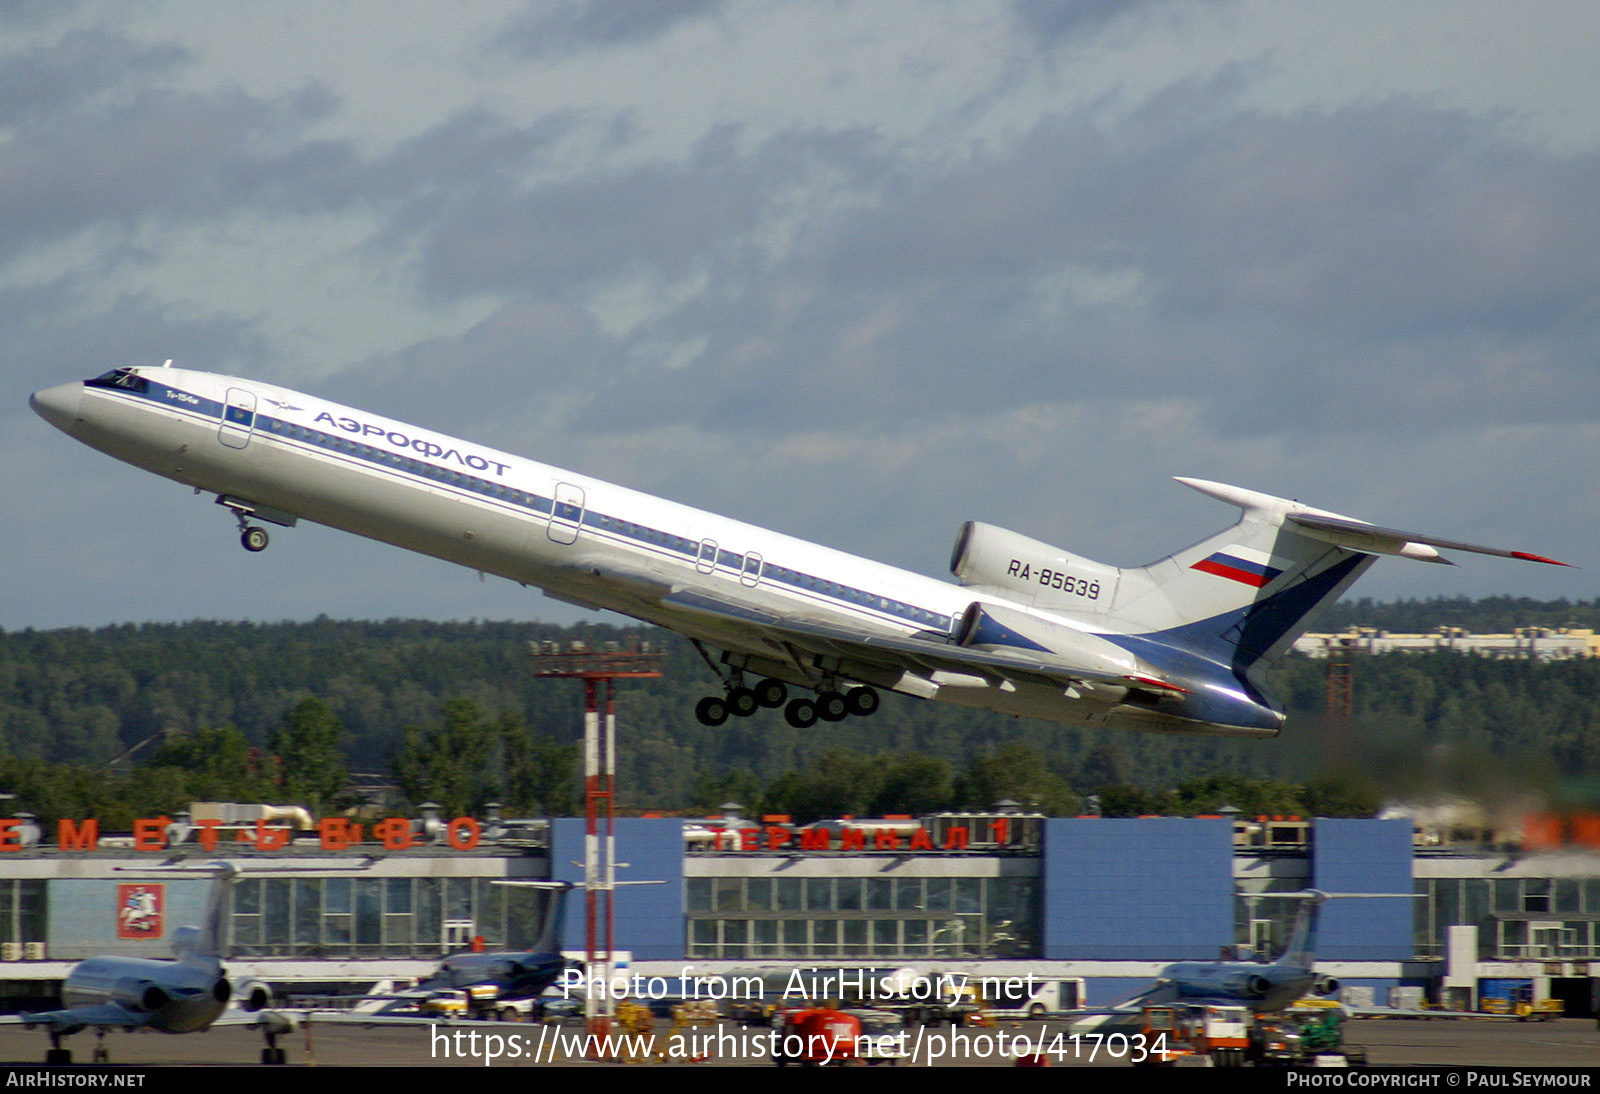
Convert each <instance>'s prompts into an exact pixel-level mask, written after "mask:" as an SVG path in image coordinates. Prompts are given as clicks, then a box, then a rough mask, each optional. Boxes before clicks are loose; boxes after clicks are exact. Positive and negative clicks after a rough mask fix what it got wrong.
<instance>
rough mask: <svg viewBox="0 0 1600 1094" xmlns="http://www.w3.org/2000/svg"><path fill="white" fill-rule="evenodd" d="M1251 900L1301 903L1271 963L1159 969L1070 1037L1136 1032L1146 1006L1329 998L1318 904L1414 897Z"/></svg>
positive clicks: (1313, 892) (1332, 989) (1307, 894)
mask: <svg viewBox="0 0 1600 1094" xmlns="http://www.w3.org/2000/svg"><path fill="white" fill-rule="evenodd" d="M1254 895H1255V897H1256V899H1269V898H1270V899H1280V900H1298V901H1301V902H1302V903H1301V905H1300V910H1299V911H1298V912H1297V913H1296V915H1295V920H1294V927H1293V929H1292V930H1291V931H1290V934H1289V942H1288V945H1287V946H1286V947H1285V949H1284V951H1283V953H1282V954H1280V955H1279V956H1278V959H1277V960H1276V961H1272V962H1270V963H1269V962H1261V961H1179V962H1177V963H1176V964H1173V965H1168V966H1167V967H1166V968H1164V969H1162V970H1161V975H1160V976H1159V977H1158V978H1157V979H1156V982H1155V983H1154V984H1152V985H1150V987H1148V988H1146V989H1145V990H1144V991H1142V992H1140V993H1139V994H1137V995H1135V996H1134V997H1133V998H1131V999H1128V1000H1125V1001H1124V1002H1121V1003H1118V1004H1117V1005H1116V1006H1114V1007H1111V1008H1110V1009H1108V1010H1105V1011H1102V1012H1099V1013H1097V1014H1091V1015H1088V1016H1087V1017H1084V1018H1079V1019H1077V1020H1076V1021H1074V1022H1073V1023H1072V1029H1073V1032H1074V1033H1079V1034H1082V1033H1091V1032H1096V1031H1098V1032H1102V1033H1109V1032H1111V1031H1112V1030H1114V1029H1134V1028H1137V1024H1138V1022H1139V1021H1140V1019H1142V1017H1143V1015H1144V1008H1145V1007H1149V1006H1160V1005H1164V1004H1180V1005H1184V1006H1244V1007H1249V1008H1250V1009H1251V1010H1252V1011H1254V1012H1255V1013H1257V1014H1271V1013H1274V1012H1276V1011H1280V1010H1283V1009H1284V1008H1285V1007H1288V1006H1290V1005H1291V1004H1293V1003H1295V1002H1297V1001H1298V1000H1300V999H1303V998H1305V997H1306V996H1308V995H1333V994H1334V993H1336V992H1337V991H1338V990H1339V981H1337V980H1335V979H1334V978H1333V977H1331V976H1321V975H1318V973H1317V970H1316V963H1317V921H1318V918H1319V914H1320V911H1321V907H1322V905H1323V903H1324V902H1326V901H1328V900H1331V899H1334V898H1337V897H1349V898H1356V899H1363V900H1373V899H1382V898H1388V897H1393V898H1395V899H1398V900H1415V899H1416V895H1415V894H1414V893H1326V892H1322V891H1320V890H1317V889H1306V890H1303V891H1301V892H1297V893H1257V894H1254Z"/></svg>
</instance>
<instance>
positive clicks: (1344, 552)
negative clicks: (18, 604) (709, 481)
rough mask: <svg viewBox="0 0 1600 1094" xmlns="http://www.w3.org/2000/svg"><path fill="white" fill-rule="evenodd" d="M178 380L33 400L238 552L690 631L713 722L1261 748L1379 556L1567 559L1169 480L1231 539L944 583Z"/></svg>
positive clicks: (447, 444)
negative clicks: (478, 578) (1063, 729)
mask: <svg viewBox="0 0 1600 1094" xmlns="http://www.w3.org/2000/svg"><path fill="white" fill-rule="evenodd" d="M171 364H172V363H171V362H170V361H169V362H167V364H166V366H164V367H128V368H117V369H113V370H112V371H110V372H107V373H105V374H104V375H102V376H98V377H96V378H94V379H92V380H85V381H83V382H82V383H70V384H62V385H59V386H57V387H51V388H47V389H45V390H43V391H39V392H35V393H34V395H33V397H32V399H31V400H30V401H31V403H32V406H33V408H34V410H35V411H37V412H38V413H39V415H40V416H42V417H43V418H44V419H45V420H46V421H48V422H50V423H51V424H52V425H54V426H56V427H57V428H58V429H60V430H62V431H63V432H65V433H67V434H68V435H70V436H72V437H75V438H76V439H78V440H80V441H82V442H83V443H84V444H87V445H89V446H90V447H92V448H96V449H99V450H100V451H101V452H104V453H106V454H108V455H111V456H115V457H116V458H117V459H120V460H124V461H126V462H127V463H131V464H133V465H134V466H135V467H141V468H143V469H145V470H146V471H152V472H154V473H155V474H158V475H162V476H164V477H166V478H169V479H174V480H176V481H178V482H181V483H184V484H185V485H187V486H191V487H193V488H194V490H195V492H196V493H209V494H215V495H216V500H217V502H218V503H219V504H221V505H222V506H224V507H226V508H227V509H229V510H231V511H232V512H233V514H234V515H235V517H236V519H237V521H238V524H239V529H240V538H241V540H242V542H243V544H244V546H245V549H246V550H250V551H260V550H262V549H264V548H265V547H266V546H267V539H268V535H267V531H266V529H265V528H263V527H261V525H260V524H253V523H251V521H252V520H255V521H260V522H263V523H266V524H272V525H277V526H283V527H290V526H293V525H294V524H295V523H296V521H299V520H308V521H313V522H315V523H318V524H324V525H327V526H329V527H332V528H339V529H343V530H344V531H347V532H354V533H356V534H357V535H362V536H367V537H369V538H372V539H377V540H382V541H384V542H386V543H392V544H394V545H395V546H397V547H404V548H407V549H408V550H412V551H418V552H421V553H422V554H426V555H432V556H433V557H435V558H441V559H446V560H448V561H450V562H455V563H459V564H461V565H463V566H468V567H471V568H473V569H475V570H478V571H481V572H485V573H492V574H497V575H499V576H501V577H505V578H509V579H510V580H512V581H517V582H520V583H522V584H524V585H532V586H536V587H538V588H540V589H542V590H544V591H545V593H546V594H547V595H549V596H552V597H555V598H557V599H559V600H563V601H568V602H571V603H575V604H579V605H582V606H586V607H591V608H608V609H610V610H612V611H616V612H620V613H622V614H624V615H629V616H633V617H635V618H637V619H642V620H645V621H648V622H650V623H654V624H658V625H660V626H663V627H668V628H670V629H672V630H675V631H678V632H680V633H682V634H684V635H685V636H687V637H688V638H689V639H690V640H691V641H692V642H693V643H694V645H695V647H696V648H697V649H698V650H699V651H700V654H701V656H703V657H704V658H705V660H706V662H707V664H708V665H710V666H711V668H712V670H713V671H714V672H716V673H717V675H718V676H719V677H721V679H722V684H723V686H722V689H721V690H720V692H718V693H715V694H712V695H709V696H707V697H706V698H704V699H702V700H701V701H700V703H699V705H698V706H697V707H696V714H697V715H698V716H699V718H700V720H701V721H702V722H704V723H706V724H708V725H720V724H721V723H723V722H724V721H726V720H727V719H728V718H729V717H744V716H747V715H749V714H752V713H754V712H755V711H756V710H758V709H760V708H762V707H772V708H775V707H784V713H785V716H786V717H787V719H788V721H789V722H790V724H792V725H795V726H797V727H802V728H803V727H805V726H809V725H812V724H814V723H815V722H816V720H817V719H818V718H821V719H823V720H826V721H830V722H831V721H839V720H841V719H843V718H845V717H848V716H850V715H858V716H859V715H867V714H871V713H872V712H873V711H874V710H876V709H877V707H878V704H879V695H880V689H883V690H891V691H897V692H900V693H902V694H905V695H913V696H917V697H919V698H923V699H940V700H944V701H946V702H954V703H959V704H962V705H965V706H970V707H976V708H979V709H984V710H995V711H1002V712H1005V713H1009V714H1016V715H1022V716H1027V717H1037V718H1047V719H1051V720H1054V721H1059V722H1073V723H1086V724H1090V725H1101V726H1109V727H1116V728H1126V729H1140V730H1152V731H1158V732H1183V733H1215V734H1226V735H1232V736H1245V737H1268V736H1272V735H1275V734H1276V733H1277V732H1278V731H1279V729H1280V728H1281V727H1282V725H1283V708H1282V706H1281V704H1279V703H1278V702H1277V701H1275V700H1274V699H1273V698H1272V697H1271V696H1270V695H1269V694H1268V693H1267V691H1266V689H1265V687H1264V686H1263V682H1262V674H1263V670H1264V669H1265V668H1266V666H1267V665H1268V664H1270V663H1271V662H1272V661H1273V660H1274V659H1275V658H1277V657H1279V656H1281V655H1282V653H1283V652H1284V651H1285V650H1286V649H1288V647H1289V646H1290V645H1291V644H1292V643H1293V641H1294V639H1295V638H1296V637H1297V636H1298V635H1299V634H1300V633H1302V632H1303V631H1304V630H1305V628H1306V625H1307V622H1308V617H1309V615H1310V614H1311V613H1312V612H1313V611H1314V610H1315V609H1316V608H1317V607H1318V606H1319V605H1322V604H1325V603H1327V602H1330V601H1331V600H1333V599H1334V598H1336V597H1337V596H1339V595H1340V594H1341V593H1342V592H1343V591H1344V590H1345V589H1347V588H1348V587H1349V586H1350V584H1351V583H1352V582H1353V581H1355V580H1356V578H1358V577H1360V576H1361V574H1362V573H1363V572H1365V570H1366V569H1367V567H1368V566H1370V565H1371V564H1372V563H1373V562H1374V561H1375V559H1376V556H1378V555H1400V556H1403V557H1405V558H1411V559H1417V560H1420V561H1424V562H1446V561H1447V560H1446V559H1445V558H1444V557H1443V556H1441V555H1440V554H1439V552H1438V550H1436V548H1445V549H1447V550H1456V551H1470V552H1475V553H1478V554H1487V555H1499V556H1502V557H1506V558H1517V559H1524V560H1527V561H1530V562H1545V563H1551V564H1552V565H1565V564H1564V563H1558V562H1555V560H1553V559H1548V558H1541V557H1539V556H1538V555H1532V554H1528V553H1526V552H1522V551H1504V550H1498V549H1495V548H1491V547H1480V546H1476V545H1474V544H1469V543H1460V542H1456V541H1453V540H1446V539H1440V538H1438V537H1435V536H1427V535H1419V534H1417V533H1414V532H1403V531H1397V530H1395V529H1393V528H1380V527H1376V526H1374V525H1371V524H1368V523H1366V522H1364V521H1358V520H1352V519H1350V518H1348V517H1343V516H1339V515H1338V514H1336V513H1329V512H1326V511H1324V510H1321V509H1313V508H1310V507H1309V506H1306V505H1302V504H1300V503H1299V502H1295V501H1288V500H1285V499H1283V498H1276V497H1272V496H1270V495H1267V494H1261V493H1257V492H1255V491H1252V490H1244V489H1240V488H1238V487H1234V486H1226V485H1223V484H1221V483H1215V482H1207V481H1204V480H1200V479H1179V480H1178V481H1179V482H1181V483H1183V484H1184V485H1185V486H1189V487H1192V488H1193V489H1195V490H1198V491H1200V492H1201V493H1202V494H1206V495H1207V496H1209V497H1213V498H1216V499H1217V500H1218V501H1222V502H1226V503H1228V504H1229V505H1233V506H1235V507H1237V508H1238V509H1239V511H1240V517H1239V519H1238V521H1237V522H1236V523H1234V524H1232V525H1231V526H1229V527H1228V528H1226V529H1224V530H1223V531H1221V532H1218V533H1217V534H1215V535H1212V536H1210V537H1208V538H1206V539H1204V540H1202V541H1200V542H1199V543H1197V544H1195V545H1194V546H1192V547H1188V548H1186V549H1184V550H1181V551H1179V552H1177V553H1176V554H1173V555H1170V556H1169V557H1167V558H1163V559H1161V560H1160V561H1157V562H1153V563H1151V564H1149V565H1148V566H1136V567H1128V568H1119V567H1116V566H1108V565H1105V564H1103V563H1099V562H1093V561H1090V560H1089V559H1086V558H1081V557H1079V556H1077V555H1073V554H1069V553H1068V552H1066V551H1063V550H1061V549H1060V548H1058V547H1052V546H1050V545H1049V544H1046V543H1041V542H1039V541H1038V540H1034V539H1030V538H1028V537H1027V536H1023V535H1020V534H1018V533H1016V532H1011V531H1007V530H1006V529H1003V528H998V527H995V526H993V525H989V524H980V523H978V522H976V521H969V522H967V523H966V524H965V525H963V526H962V528H961V531H960V533H959V534H958V535H957V537H956V543H955V551H954V553H953V555H952V557H951V560H950V569H951V572H952V573H953V574H954V575H955V578H956V582H957V583H956V584H951V583H950V582H948V581H943V580H937V579H934V578H929V577H925V576H922V575H919V574H914V573H910V572H908V571H905V570H900V569H896V568H894V567H891V566H886V565H883V564H881V563H877V562H872V561H869V560H867V559H863V558H857V557H855V556H852V555H848V554H845V553H843V552H840V551H834V550H830V549H828V548H826V547H821V546H818V545H816V544H813V543H808V542H806V541H804V540H800V539H796V538H794V537H791V536H786V535H782V534H779V533H777V532H770V531H767V530H765V529H762V528H757V527H754V526H752V525H749V524H743V523H740V522H739V521H736V520H731V519H729V518H727V517H721V516H717V515H715V514H713V513H707V512H702V511H700V510H697V509H692V508H690V507H688V506H685V505H678V504H675V503H673V502H670V501H665V500H662V499H660V498H655V497H651V496H649V495H647V494H642V493H639V492H637V491H633V490H629V489H627V488H625V487H621V486H613V485H612V484H610V483H606V482H601V481H600V480H598V479H592V478H589V477H588V476H585V475H580V474H577V473H576V472H571V471H563V470H560V469H558V468H555V467H551V466H548V465H546V464H541V463H536V462H534V461H532V460H527V459H524V458H522V457H520V456H513V455H509V454H507V453H504V452H497V451H494V450H492V449H489V448H484V447H482V446H480V445H476V444H472V443H470V442H468V441H462V440H457V439H455V438H453V437H447V436H444V435H442V434H439V433H434V432H432V431H430V430H427V429H422V428H419V427H416V426H411V425H407V424H405V423H403V422H397V421H392V420H390V419H387V418H380V417H378V416H376V415H373V414H368V413H365V412H363V411H359V410H354V409H352V408H350V407H345V406H339V405H336V404H334V403H329V402H325V401H324V400H322V399H319V398H316V397H315V396H312V395H304V394H301V393H300V392H296V391H289V390H286V389H284V388H280V387H274V386H273V385H271V384H264V383H258V382H255V381H253V380H243V379H236V378H233V377H228V376H219V375H215V374H212V373H205V372H194V371H189V370H185V369H177V368H173V367H171ZM717 654H720V657H719V656H717ZM791 687H795V688H801V689H805V690H806V691H808V692H811V693H813V694H812V695H803V696H802V697H799V698H790V696H789V690H790V688H791Z"/></svg>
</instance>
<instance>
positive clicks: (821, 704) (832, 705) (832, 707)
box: [817, 691, 850, 722]
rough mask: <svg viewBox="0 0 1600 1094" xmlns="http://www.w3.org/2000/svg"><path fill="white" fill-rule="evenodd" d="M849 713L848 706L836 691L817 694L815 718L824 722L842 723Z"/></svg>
mask: <svg viewBox="0 0 1600 1094" xmlns="http://www.w3.org/2000/svg"><path fill="white" fill-rule="evenodd" d="M849 713H850V706H849V704H848V703H846V702H845V701H844V696H843V695H840V694H839V693H838V692H837V691H819V692H817V717H818V718H821V719H822V720H823V721H824V722H842V721H844V719H845V715H847V714H849Z"/></svg>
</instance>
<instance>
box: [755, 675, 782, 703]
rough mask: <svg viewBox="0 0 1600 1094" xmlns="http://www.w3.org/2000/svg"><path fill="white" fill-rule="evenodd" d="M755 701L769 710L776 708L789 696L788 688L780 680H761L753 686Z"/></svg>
mask: <svg viewBox="0 0 1600 1094" xmlns="http://www.w3.org/2000/svg"><path fill="white" fill-rule="evenodd" d="M755 693H756V702H758V703H760V704H761V705H762V706H764V707H766V708H768V709H769V710H776V709H777V708H778V707H781V706H783V701H784V700H785V699H787V698H789V689H788V688H787V687H785V686H784V683H783V681H782V680H763V681H761V683H759V684H757V685H756V686H755Z"/></svg>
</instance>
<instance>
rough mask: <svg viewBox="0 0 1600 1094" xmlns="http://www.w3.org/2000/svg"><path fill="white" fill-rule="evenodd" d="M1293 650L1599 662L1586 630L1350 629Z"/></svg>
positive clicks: (1306, 639)
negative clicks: (1417, 631)
mask: <svg viewBox="0 0 1600 1094" xmlns="http://www.w3.org/2000/svg"><path fill="white" fill-rule="evenodd" d="M1294 648H1295V650H1296V651H1297V652H1299V653H1303V654H1305V655H1306V656H1308V657H1327V656H1328V654H1329V653H1330V652H1331V651H1334V650H1349V651H1355V652H1360V653H1435V652H1440V651H1442V652H1445V653H1468V654H1473V655H1474V656H1477V657H1490V658H1495V659H1497V660H1507V659H1533V660H1538V661H1566V660H1571V659H1573V658H1579V657H1600V635H1596V634H1595V632H1594V631H1593V630H1592V629H1591V628H1588V627H1518V628H1517V629H1516V630H1514V631H1512V632H1511V633H1510V634H1474V633H1472V632H1471V631H1468V630H1465V629H1463V628H1461V627H1437V628H1435V629H1434V630H1433V631H1432V633H1429V634H1391V633H1390V632H1389V631H1384V630H1378V629H1376V628H1374V627H1351V628H1350V629H1349V630H1346V631H1343V632H1341V633H1339V634H1303V635H1301V636H1300V637H1299V638H1297V639H1295V643H1294Z"/></svg>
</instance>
